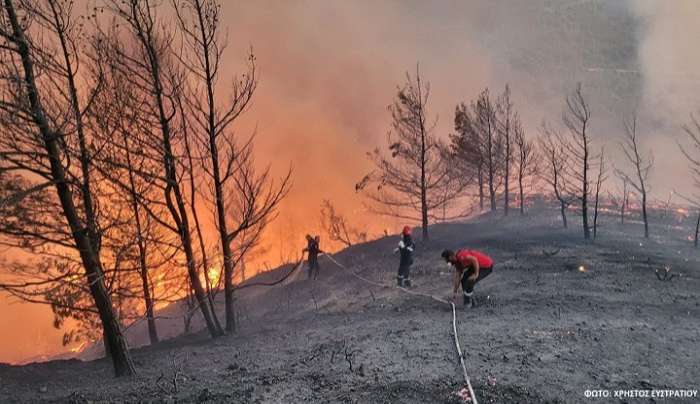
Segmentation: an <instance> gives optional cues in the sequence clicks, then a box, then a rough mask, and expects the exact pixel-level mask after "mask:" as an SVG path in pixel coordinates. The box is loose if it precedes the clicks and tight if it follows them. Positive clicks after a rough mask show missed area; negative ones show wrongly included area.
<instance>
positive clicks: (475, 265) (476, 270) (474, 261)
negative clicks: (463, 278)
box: [469, 257, 480, 281]
mask: <svg viewBox="0 0 700 404" xmlns="http://www.w3.org/2000/svg"><path fill="white" fill-rule="evenodd" d="M469 262H471V263H472V268H474V273H473V274H472V275H471V276H470V277H469V280H470V281H475V280H476V279H477V278H478V277H479V269H480V268H479V260H478V259H476V258H475V257H469Z"/></svg>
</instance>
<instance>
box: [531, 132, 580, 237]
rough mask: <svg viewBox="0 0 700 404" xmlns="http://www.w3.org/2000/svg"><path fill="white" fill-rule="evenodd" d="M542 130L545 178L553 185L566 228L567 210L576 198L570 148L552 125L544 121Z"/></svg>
mask: <svg viewBox="0 0 700 404" xmlns="http://www.w3.org/2000/svg"><path fill="white" fill-rule="evenodd" d="M541 131H542V134H541V136H540V139H539V142H540V148H541V150H542V154H543V156H544V159H545V161H546V165H547V169H546V170H543V178H544V180H545V181H546V182H547V183H548V184H549V185H550V186H551V187H552V191H553V192H554V196H555V197H556V199H557V201H558V202H559V208H560V212H561V219H562V223H563V225H564V228H566V227H568V224H567V220H566V210H567V209H568V208H569V205H571V203H572V202H573V200H574V198H575V197H574V195H573V194H572V192H571V190H570V189H571V186H570V185H569V184H570V174H569V166H568V164H567V160H568V158H569V157H568V155H567V153H568V149H567V147H566V146H565V145H564V140H563V137H562V135H561V133H559V132H557V131H556V130H555V129H554V128H552V127H551V126H550V125H548V124H547V123H543V124H542V129H541Z"/></svg>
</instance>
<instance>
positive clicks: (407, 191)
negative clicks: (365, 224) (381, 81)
mask: <svg viewBox="0 0 700 404" xmlns="http://www.w3.org/2000/svg"><path fill="white" fill-rule="evenodd" d="M429 95H430V85H429V84H428V83H425V82H423V81H422V80H421V76H420V72H419V71H418V68H417V67H416V75H415V77H411V76H410V75H409V74H407V75H406V83H405V85H404V86H403V87H401V88H399V89H398V93H397V96H396V100H395V101H394V103H393V104H392V105H390V106H389V111H390V112H391V116H392V124H391V129H392V130H391V131H390V133H389V135H388V140H389V151H390V152H391V156H390V157H387V156H385V155H384V154H383V153H382V152H381V151H380V150H379V149H375V150H374V152H372V153H370V158H371V159H372V161H373V162H374V164H375V167H376V169H375V171H374V172H372V173H370V174H368V175H367V176H365V177H364V178H363V179H362V180H361V181H360V182H359V183H358V184H357V185H356V187H355V188H356V190H358V191H359V190H364V189H365V188H366V187H367V185H369V184H370V183H374V184H376V185H377V187H376V192H367V193H366V195H367V197H368V198H369V199H370V201H372V202H374V203H375V204H376V205H377V207H376V208H375V212H376V213H379V214H383V215H388V216H393V217H397V218H402V219H406V220H411V221H419V222H420V223H421V224H422V228H423V238H424V239H428V224H429V222H430V221H431V220H434V219H435V218H436V216H435V214H434V212H435V211H436V210H439V209H441V208H442V207H443V206H445V205H446V204H448V205H449V204H452V203H454V202H455V201H456V200H457V199H458V198H459V197H460V196H461V195H462V193H463V192H464V189H465V188H466V185H467V184H466V182H465V179H464V178H463V177H461V176H459V175H457V172H456V170H455V169H454V168H453V166H452V164H451V155H450V153H449V151H448V149H447V147H446V146H445V145H443V144H442V143H441V142H440V141H439V140H438V139H437V138H436V137H435V135H434V134H433V129H434V127H435V124H434V123H430V122H428V118H427V116H428V114H427V105H428V98H429ZM446 182H449V183H450V185H449V186H446V185H445V183H446ZM448 188H449V189H451V190H452V192H450V193H449V194H445V192H443V191H444V190H445V189H448ZM416 213H417V215H416ZM457 216H461V214H458V215H457Z"/></svg>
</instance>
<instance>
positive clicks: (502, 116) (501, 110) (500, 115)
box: [496, 84, 518, 216]
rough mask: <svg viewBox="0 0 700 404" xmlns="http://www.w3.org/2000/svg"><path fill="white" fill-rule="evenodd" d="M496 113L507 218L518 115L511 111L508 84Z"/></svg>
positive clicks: (500, 98) (504, 207)
mask: <svg viewBox="0 0 700 404" xmlns="http://www.w3.org/2000/svg"><path fill="white" fill-rule="evenodd" d="M496 112H497V116H496V117H497V126H496V128H497V131H498V139H499V143H501V144H502V148H503V153H502V156H501V159H502V161H501V162H500V164H501V165H502V166H503V215H504V216H508V208H509V205H510V176H511V162H512V160H513V137H514V129H515V128H514V124H515V123H516V121H518V115H517V113H515V111H514V109H513V101H511V99H510V86H509V85H508V84H506V88H505V90H504V91H503V94H501V95H500V96H499V97H498V101H497V106H496Z"/></svg>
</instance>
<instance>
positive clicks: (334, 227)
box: [321, 199, 367, 247]
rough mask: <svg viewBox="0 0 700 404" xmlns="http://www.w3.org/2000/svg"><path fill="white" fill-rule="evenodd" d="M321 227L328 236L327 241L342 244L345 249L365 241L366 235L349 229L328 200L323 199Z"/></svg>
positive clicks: (342, 217)
mask: <svg viewBox="0 0 700 404" xmlns="http://www.w3.org/2000/svg"><path fill="white" fill-rule="evenodd" d="M321 227H322V228H323V229H324V230H325V231H326V234H328V239H329V240H331V241H334V242H339V243H342V244H343V245H345V246H346V247H350V246H352V245H353V244H355V243H358V242H359V243H361V242H364V241H367V233H366V232H361V231H359V230H357V229H355V228H353V227H351V226H350V225H349V224H348V223H347V221H346V219H345V216H343V215H341V214H339V213H338V212H337V211H336V210H335V206H333V203H332V202H331V201H330V200H328V199H324V201H323V203H322V204H321Z"/></svg>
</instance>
